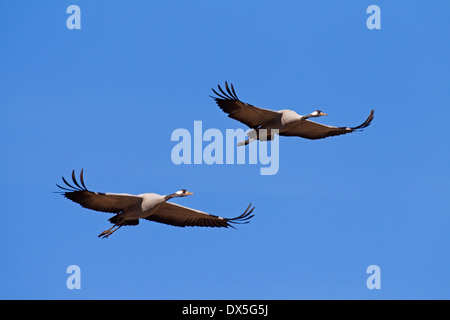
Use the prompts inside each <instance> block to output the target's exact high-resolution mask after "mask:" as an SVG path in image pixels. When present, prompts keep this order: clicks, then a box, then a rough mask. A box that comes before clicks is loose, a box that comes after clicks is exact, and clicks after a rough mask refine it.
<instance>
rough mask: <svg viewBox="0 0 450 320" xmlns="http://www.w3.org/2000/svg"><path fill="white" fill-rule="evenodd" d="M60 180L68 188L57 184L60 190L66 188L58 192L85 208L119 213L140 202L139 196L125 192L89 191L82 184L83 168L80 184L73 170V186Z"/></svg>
mask: <svg viewBox="0 0 450 320" xmlns="http://www.w3.org/2000/svg"><path fill="white" fill-rule="evenodd" d="M62 180H63V182H64V183H65V184H66V186H67V187H68V188H67V187H61V186H60V185H57V186H58V187H59V188H61V189H62V190H66V191H62V192H60V193H61V194H62V195H63V196H64V197H66V198H67V199H70V200H72V201H73V202H76V203H78V204H80V205H81V206H82V207H84V208H87V209H92V210H96V211H102V212H111V213H120V212H122V211H123V210H125V209H126V208H128V207H130V206H132V205H135V204H138V203H140V202H142V198H141V197H139V196H135V195H131V194H127V193H102V192H93V191H89V190H88V189H87V188H86V186H85V185H84V180H83V170H81V173H80V182H81V185H80V184H79V183H78V182H77V180H76V179H75V171H72V181H73V183H74V184H75V186H73V185H71V184H70V183H68V182H67V181H66V179H64V177H63V178H62Z"/></svg>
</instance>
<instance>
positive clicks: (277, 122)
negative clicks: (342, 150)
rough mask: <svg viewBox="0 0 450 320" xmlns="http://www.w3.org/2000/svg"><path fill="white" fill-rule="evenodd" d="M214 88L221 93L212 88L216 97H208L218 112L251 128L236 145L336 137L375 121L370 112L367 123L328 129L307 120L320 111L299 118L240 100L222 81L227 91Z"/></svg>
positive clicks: (284, 111) (295, 115) (318, 115)
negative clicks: (281, 138)
mask: <svg viewBox="0 0 450 320" xmlns="http://www.w3.org/2000/svg"><path fill="white" fill-rule="evenodd" d="M217 87H218V89H219V91H220V92H217V91H216V90H214V89H212V91H213V92H214V93H215V94H216V95H217V96H216V97H214V96H211V97H212V98H213V99H214V100H215V101H216V103H217V105H218V106H219V107H220V109H222V111H224V112H225V113H228V117H230V118H232V119H235V120H238V121H240V122H242V123H243V124H245V125H247V126H248V127H249V128H251V129H253V130H251V131H250V132H249V133H248V134H247V135H248V136H249V139H247V140H245V141H242V142H240V143H238V145H239V146H241V145H246V144H249V143H250V142H252V141H254V140H273V136H274V134H276V133H278V134H279V135H280V136H287V137H302V138H306V139H312V140H315V139H323V138H327V137H331V136H338V135H341V134H347V133H350V132H354V131H359V130H361V129H364V128H366V127H368V126H369V125H370V123H371V122H372V120H373V118H374V115H373V114H374V110H372V111H370V114H369V117H368V118H367V119H366V121H364V122H363V123H362V124H361V125H359V126H357V127H334V126H327V125H323V124H320V123H317V122H313V121H310V120H308V119H309V118H314V117H321V116H326V115H327V114H326V113H323V112H322V111H320V110H316V111H314V112H312V113H310V114H308V115H305V116H301V115H299V114H298V113H297V112H295V111H292V110H279V111H274V110H269V109H263V108H258V107H255V106H252V105H251V104H248V103H245V102H242V101H240V100H239V98H238V97H237V95H236V92H235V90H234V87H233V84H230V86H228V83H227V82H225V90H226V92H225V91H224V90H223V89H222V88H221V87H220V85H218V86H217ZM261 129H264V130H261ZM274 129H276V130H278V132H276V131H274V132H272V130H274Z"/></svg>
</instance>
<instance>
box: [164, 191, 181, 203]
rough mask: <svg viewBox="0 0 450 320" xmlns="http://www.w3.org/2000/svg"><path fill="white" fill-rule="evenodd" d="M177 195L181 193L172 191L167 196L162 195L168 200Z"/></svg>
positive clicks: (179, 195)
mask: <svg viewBox="0 0 450 320" xmlns="http://www.w3.org/2000/svg"><path fill="white" fill-rule="evenodd" d="M177 197H183V195H181V194H180V193H177V192H175V193H172V194H168V195H167V196H165V197H164V200H166V201H167V200H170V199H172V198H177Z"/></svg>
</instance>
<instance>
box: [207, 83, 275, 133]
mask: <svg viewBox="0 0 450 320" xmlns="http://www.w3.org/2000/svg"><path fill="white" fill-rule="evenodd" d="M230 85H231V89H230V87H228V83H227V82H226V81H225V89H226V91H227V92H225V91H223V90H222V88H221V87H220V86H219V85H218V86H217V87H218V88H219V91H220V92H221V93H218V92H217V91H216V90H214V89H212V91H213V92H214V93H215V94H216V95H217V97H213V96H211V98H213V99H214V100H215V101H216V103H217V105H218V106H219V107H220V109H222V111H224V112H225V113H228V117H229V118H232V119H235V120H237V121H240V122H242V123H243V124H245V125H247V126H248V127H250V128H252V129H257V128H258V127H260V126H261V125H263V124H265V123H267V122H269V121H270V120H273V119H275V118H277V117H280V116H281V114H280V113H279V112H277V111H273V110H269V109H263V108H258V107H255V106H252V105H251V104H248V103H245V102H242V101H240V100H239V98H238V97H237V95H236V92H235V91H234V87H233V85H232V84H230Z"/></svg>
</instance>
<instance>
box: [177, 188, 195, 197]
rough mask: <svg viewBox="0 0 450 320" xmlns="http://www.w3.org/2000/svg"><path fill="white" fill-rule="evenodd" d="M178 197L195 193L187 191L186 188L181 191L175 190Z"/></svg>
mask: <svg viewBox="0 0 450 320" xmlns="http://www.w3.org/2000/svg"><path fill="white" fill-rule="evenodd" d="M175 194H176V197H186V196H189V195H191V194H194V193H192V192H189V191H187V190H186V189H181V190H180V191H177V192H175Z"/></svg>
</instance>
